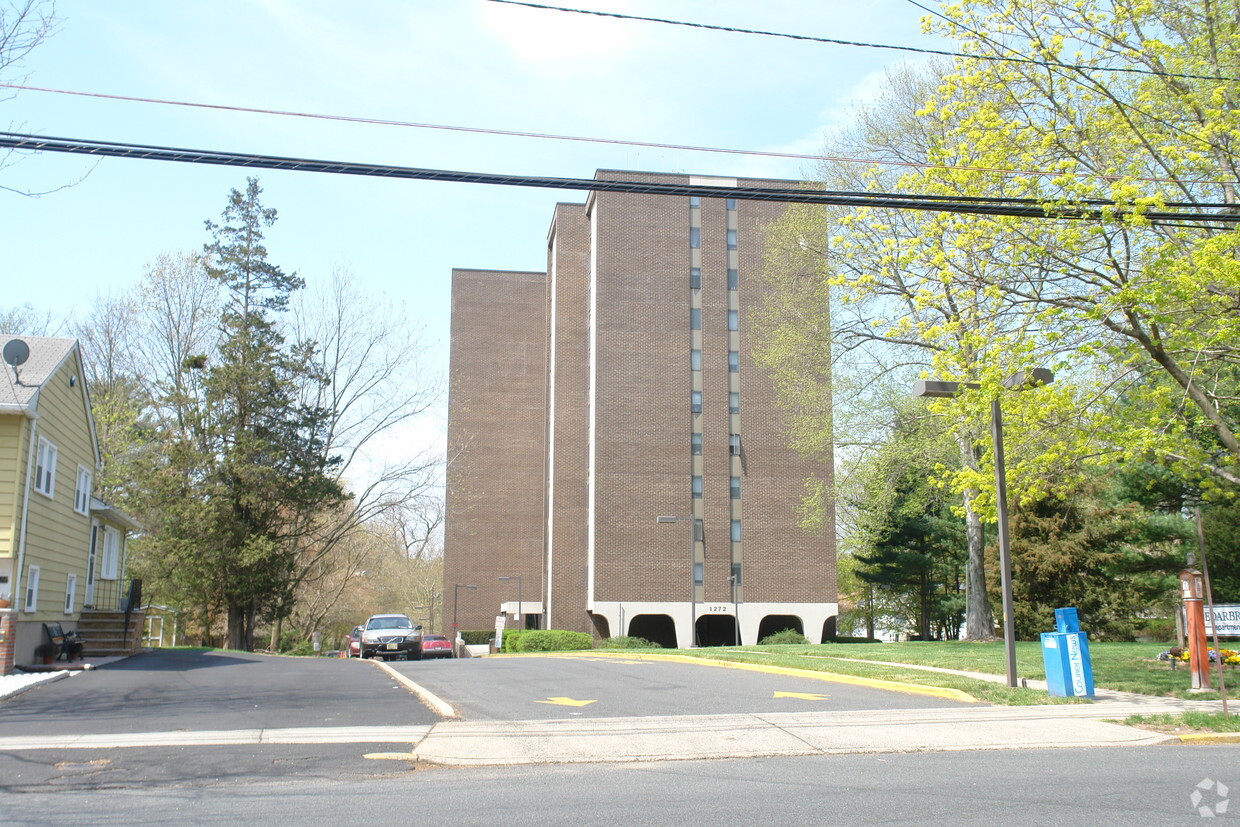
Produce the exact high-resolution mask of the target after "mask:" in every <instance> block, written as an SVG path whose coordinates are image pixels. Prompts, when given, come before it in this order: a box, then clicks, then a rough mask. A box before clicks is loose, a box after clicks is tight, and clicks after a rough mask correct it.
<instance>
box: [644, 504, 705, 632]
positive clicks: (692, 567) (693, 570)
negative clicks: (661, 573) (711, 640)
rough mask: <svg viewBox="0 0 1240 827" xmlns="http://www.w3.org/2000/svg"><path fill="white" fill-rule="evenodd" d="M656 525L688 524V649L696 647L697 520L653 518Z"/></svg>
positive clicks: (693, 518) (687, 518)
mask: <svg viewBox="0 0 1240 827" xmlns="http://www.w3.org/2000/svg"><path fill="white" fill-rule="evenodd" d="M654 521H655V522H656V523H683V522H686V521H688V523H689V648H690V649H692V648H693V647H695V646H697V559H696V555H695V554H694V553H693V552H694V547H695V546H696V545H697V519H696V518H695V517H666V516H664V517H655V520H654Z"/></svg>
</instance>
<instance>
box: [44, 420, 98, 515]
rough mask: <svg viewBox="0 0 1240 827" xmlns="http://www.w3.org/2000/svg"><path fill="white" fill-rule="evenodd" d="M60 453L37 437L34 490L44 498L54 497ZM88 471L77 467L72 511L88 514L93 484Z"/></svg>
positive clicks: (50, 444)
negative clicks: (37, 447)
mask: <svg viewBox="0 0 1240 827" xmlns="http://www.w3.org/2000/svg"><path fill="white" fill-rule="evenodd" d="M59 455H60V451H59V450H57V448H56V446H55V445H53V444H52V443H51V442H50V441H49V440H47V439H45V438H44V437H39V449H38V453H37V454H36V455H35V465H34V490H35V491H36V492H38V493H40V494H42V495H43V496H45V497H51V498H53V499H55V497H56V464H57V458H58V457H59ZM93 479H94V477H93V475H92V474H91V472H90V469H89V468H87V467H86V466H84V465H79V466H78V472H77V483H76V487H75V488H74V490H73V510H74V511H76V512H77V513H79V514H84V515H85V514H90V490H91V484H92V482H93Z"/></svg>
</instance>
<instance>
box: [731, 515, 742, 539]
mask: <svg viewBox="0 0 1240 827" xmlns="http://www.w3.org/2000/svg"><path fill="white" fill-rule="evenodd" d="M740 541H741V521H740V520H733V521H732V542H734V543H739V542H740Z"/></svg>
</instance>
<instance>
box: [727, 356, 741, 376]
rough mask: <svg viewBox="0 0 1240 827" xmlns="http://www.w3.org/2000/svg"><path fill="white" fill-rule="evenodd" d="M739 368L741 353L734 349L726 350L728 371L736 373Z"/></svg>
mask: <svg viewBox="0 0 1240 827" xmlns="http://www.w3.org/2000/svg"><path fill="white" fill-rule="evenodd" d="M740 369H741V355H740V354H739V353H737V352H736V351H735V350H729V351H728V372H729V373H736V372H737V371H739V370H740Z"/></svg>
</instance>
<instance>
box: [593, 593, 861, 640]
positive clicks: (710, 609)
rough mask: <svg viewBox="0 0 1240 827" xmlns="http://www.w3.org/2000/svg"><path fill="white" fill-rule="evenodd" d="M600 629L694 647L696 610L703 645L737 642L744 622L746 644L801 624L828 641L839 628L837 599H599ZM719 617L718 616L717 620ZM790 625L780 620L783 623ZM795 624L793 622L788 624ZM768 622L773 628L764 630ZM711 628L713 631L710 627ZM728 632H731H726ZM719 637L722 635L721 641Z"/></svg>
mask: <svg viewBox="0 0 1240 827" xmlns="http://www.w3.org/2000/svg"><path fill="white" fill-rule="evenodd" d="M590 613H591V614H592V615H593V616H594V624H595V629H596V630H601V629H607V630H609V633H610V634H613V635H632V636H635V637H644V638H646V639H647V640H650V641H654V642H655V643H658V644H660V645H662V646H664V647H667V648H671V647H676V648H680V649H690V648H693V646H694V645H695V644H694V642H693V640H692V638H691V636H690V628H691V627H690V614H691V613H693V614H695V615H696V620H697V625H698V629H697V631H698V640H699V643H700V644H701V645H708V646H709V645H713V646H731V645H732V644H733V643H734V638H735V624H736V621H737V619H738V618H739V621H740V632H741V645H742V646H752V645H754V644H756V643H757V642H758V641H759V639H760V637H759V636H760V635H765V634H773V633H774V632H778V631H780V630H782V629H787V628H796V629H797V631H799V632H801V633H802V634H804V635H805V637H806V638H808V639H809V642H810V643H822V642H823V641H824V640H826V639H828V638H827V637H824V636H826V635H829V631H830V630H832V629H834V623H833V622H831V621H833V620H834V618H835V616H836V615H837V614H838V613H839V604H837V603H726V604H725V603H696V604H690V603H689V601H687V600H686V601H682V602H679V603H671V602H668V603H664V602H657V603H656V602H637V601H634V602H631V603H630V602H621V601H602V600H596V601H595V602H594V605H592V606H591V607H590ZM712 618H717V619H712ZM781 623H782V624H784V625H780V624H781ZM789 623H791V624H792V625H791V626H790V625H787V624H789ZM764 624H765V625H766V627H771V626H778V628H771V629H770V631H767V632H764V631H763V629H764ZM708 630H709V632H708ZM725 632H726V634H725ZM716 638H719V639H718V640H716Z"/></svg>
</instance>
